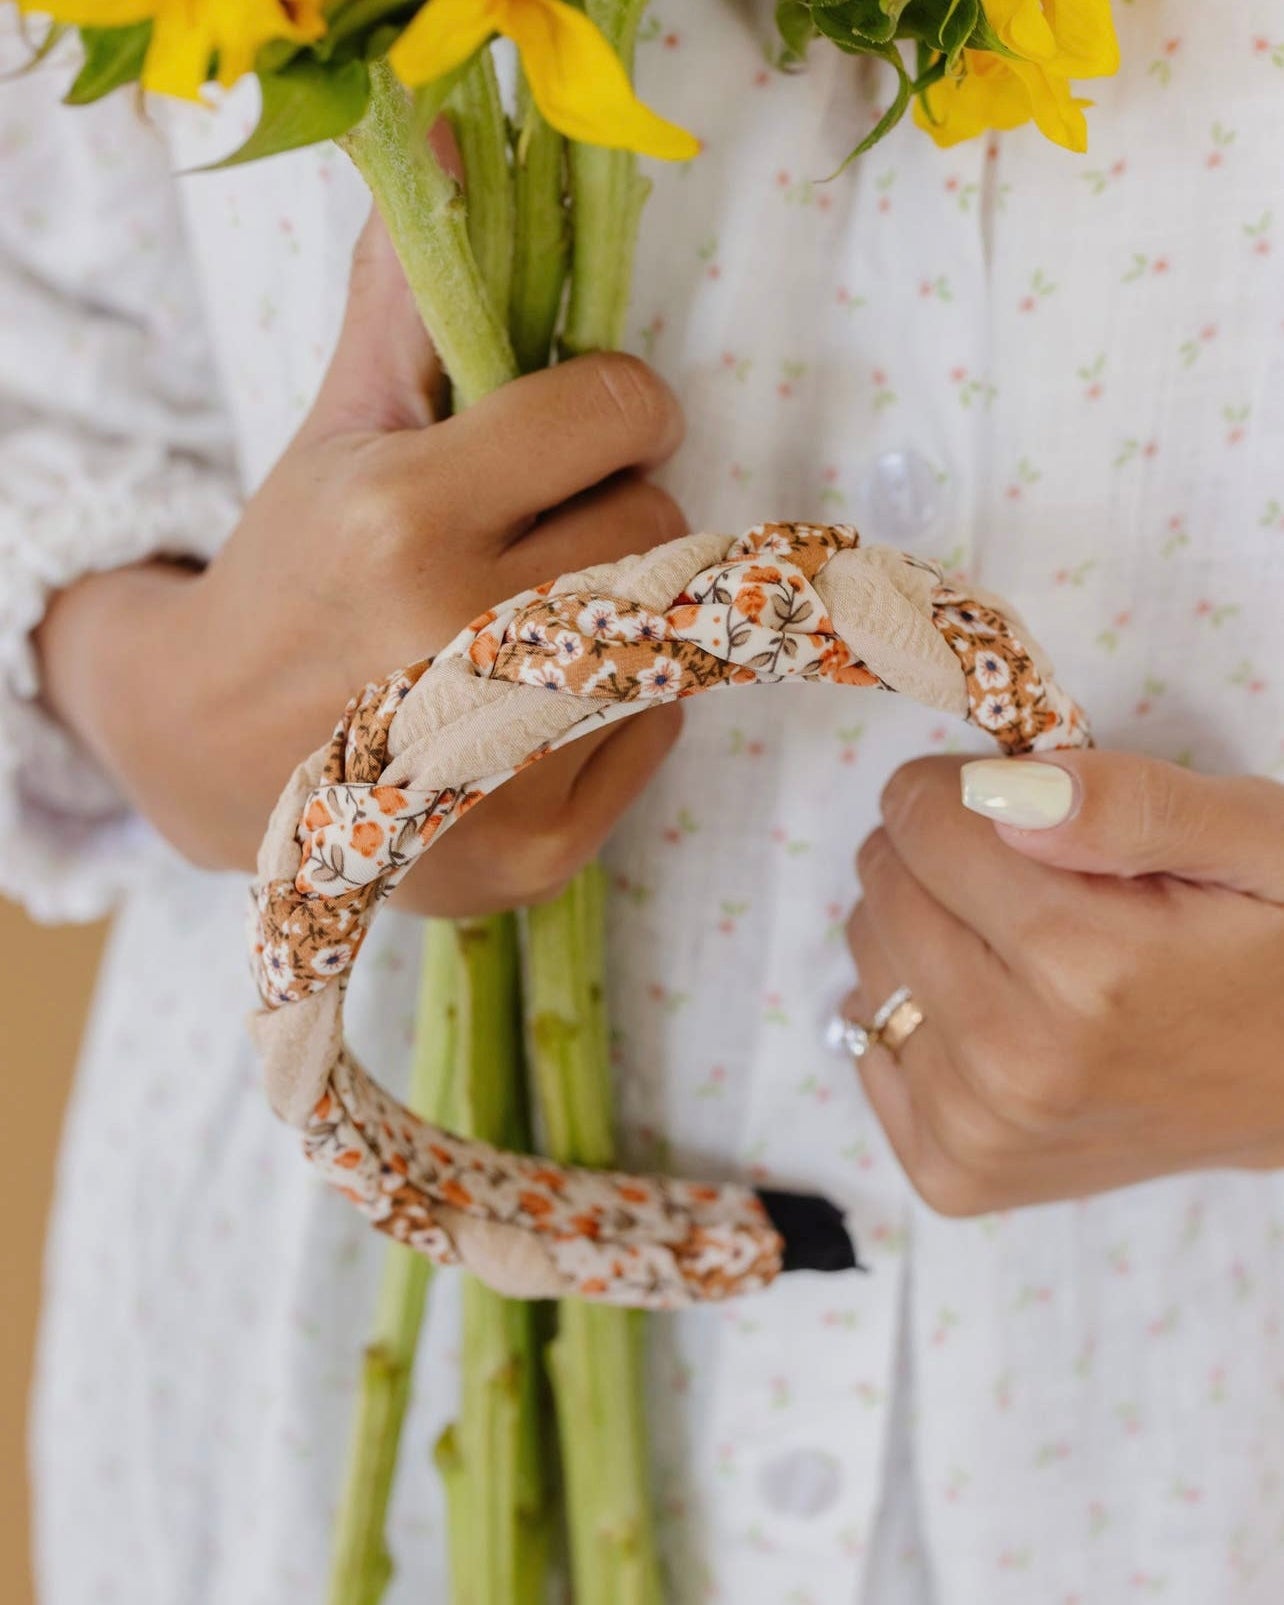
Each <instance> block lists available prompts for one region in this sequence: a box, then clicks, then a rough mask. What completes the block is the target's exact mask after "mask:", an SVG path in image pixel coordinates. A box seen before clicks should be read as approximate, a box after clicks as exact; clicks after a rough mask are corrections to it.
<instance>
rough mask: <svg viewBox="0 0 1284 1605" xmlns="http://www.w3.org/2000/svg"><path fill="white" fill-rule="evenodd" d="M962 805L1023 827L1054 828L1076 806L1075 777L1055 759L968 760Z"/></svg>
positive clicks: (991, 817) (1030, 828)
mask: <svg viewBox="0 0 1284 1605" xmlns="http://www.w3.org/2000/svg"><path fill="white" fill-rule="evenodd" d="M962 781H963V806H964V808H970V809H971V810H972V812H973V813H974V814H984V815H985V817H986V818H987V819H996V820H998V821H999V822H1000V823H1001V824H1004V825H1016V826H1017V827H1018V828H1019V829H1021V830H1051V829H1052V827H1053V826H1054V825H1062V824H1064V823H1065V821H1066V820H1067V819H1069V817H1070V813H1071V810H1072V809H1073V808H1074V779H1073V777H1072V776H1071V775H1070V773H1069V771H1068V770H1065V769H1061V768H1059V767H1058V766H1057V765H1056V764H1054V763H1032V762H1030V761H1029V760H1023V759H1021V758H982V759H980V760H979V761H978V762H976V763H965V764H964V765H963V772H962Z"/></svg>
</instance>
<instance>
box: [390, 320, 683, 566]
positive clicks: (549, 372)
mask: <svg viewBox="0 0 1284 1605" xmlns="http://www.w3.org/2000/svg"><path fill="white" fill-rule="evenodd" d="M682 434H683V418H682V409H681V407H680V406H679V405H678V399H677V397H676V396H675V395H674V394H673V392H672V390H670V389H669V387H668V385H666V384H665V382H664V380H663V379H661V378H660V376H659V375H658V374H657V373H656V372H655V371H654V369H652V368H649V367H648V366H647V364H646V363H644V362H642V361H640V360H639V359H638V358H637V357H631V356H627V355H625V354H623V353H621V352H595V353H593V354H591V355H589V356H585V357H576V358H575V359H574V360H573V361H571V362H564V363H561V364H559V366H557V367H556V368H548V369H546V370H544V371H543V372H540V373H532V374H527V375H526V376H525V377H524V378H521V379H515V380H514V381H513V382H512V383H511V384H508V385H505V386H504V387H503V389H501V390H497V391H495V392H494V393H493V394H492V395H489V396H487V397H486V398H485V399H484V400H482V401H479V402H478V403H477V404H476V405H475V406H473V407H470V408H469V409H468V411H467V412H464V413H460V414H459V416H458V417H455V418H451V419H450V420H448V421H447V422H446V423H444V424H439V425H437V427H436V428H435V429H431V430H427V431H425V432H423V433H422V434H420V435H418V436H414V437H410V438H411V439H413V441H414V443H415V444H414V447H413V449H414V450H417V451H421V452H422V453H423V463H422V471H423V472H424V473H425V475H427V476H430V478H431V483H432V487H433V491H434V494H435V495H438V496H440V497H441V498H442V499H443V501H444V503H445V505H447V506H449V507H451V508H452V509H457V510H458V513H459V518H460V521H461V522H463V523H465V524H467V525H471V526H472V527H474V528H476V529H478V530H480V531H482V532H484V533H487V534H491V535H493V534H495V533H496V532H497V531H500V530H509V531H511V532H512V533H511V536H510V539H520V537H521V535H522V534H523V533H524V532H525V530H526V528H527V527H528V526H529V524H530V522H531V521H532V520H533V519H535V518H538V516H539V515H540V514H541V513H543V512H547V511H548V509H549V508H551V507H557V506H559V505H560V504H561V503H562V502H564V501H567V500H569V499H570V498H571V497H572V496H578V495H580V494H581V493H582V492H583V491H586V490H590V489H592V487H593V486H595V485H598V484H600V483H601V482H602V481H603V480H604V479H609V478H610V477H611V475H613V474H617V473H619V472H620V471H621V470H623V469H630V468H635V469H642V470H644V471H645V470H646V469H649V468H654V467H656V466H658V465H659V464H660V463H662V462H664V461H665V460H666V459H667V458H669V457H670V456H672V454H673V453H674V451H676V450H677V448H678V445H679V443H680V442H681V439H682Z"/></svg>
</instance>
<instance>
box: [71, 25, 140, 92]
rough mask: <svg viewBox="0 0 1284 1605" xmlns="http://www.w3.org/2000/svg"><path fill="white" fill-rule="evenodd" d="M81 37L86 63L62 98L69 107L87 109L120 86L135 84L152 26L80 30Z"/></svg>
mask: <svg viewBox="0 0 1284 1605" xmlns="http://www.w3.org/2000/svg"><path fill="white" fill-rule="evenodd" d="M80 37H81V41H82V42H83V44H84V47H85V61H84V65H83V66H82V67H81V69H80V71H79V73H78V74H77V75H76V81H75V83H74V84H72V86H71V88H70V89H69V90H68V91H67V93H66V96H65V97H64V104H65V105H68V106H88V105H89V104H90V103H91V102H92V101H95V100H101V99H102V98H103V96H104V95H110V94H111V92H112V90H113V89H119V88H120V86H121V85H122V84H132V83H136V82H137V81H138V78H139V76H140V75H141V73H142V70H143V58H144V57H145V56H146V54H147V47H148V45H149V44H151V42H152V25H151V23H150V22H135V23H131V24H130V26H129V27H128V28H82V29H81V30H80Z"/></svg>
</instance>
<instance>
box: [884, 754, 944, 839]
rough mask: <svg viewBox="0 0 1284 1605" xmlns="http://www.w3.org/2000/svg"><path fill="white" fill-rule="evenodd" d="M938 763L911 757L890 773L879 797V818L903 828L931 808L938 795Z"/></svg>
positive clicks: (939, 768)
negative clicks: (880, 816) (880, 814)
mask: <svg viewBox="0 0 1284 1605" xmlns="http://www.w3.org/2000/svg"><path fill="white" fill-rule="evenodd" d="M940 784H941V760H940V759H939V758H912V759H911V760H910V761H909V763H903V764H902V765H901V766H900V768H899V769H896V770H893V772H892V774H891V775H890V776H889V778H888V781H887V784H886V785H885V786H884V787H883V791H882V795H881V796H880V798H879V808H880V811H881V812H882V816H883V818H884V819H885V820H887V821H889V823H892V824H896V825H906V824H908V823H909V822H910V821H911V820H916V819H917V818H919V817H920V816H921V815H922V814H923V813H924V812H925V811H926V810H928V809H930V808H931V807H932V806H933V803H934V801H935V799H936V798H937V797H938V796H939V794H940Z"/></svg>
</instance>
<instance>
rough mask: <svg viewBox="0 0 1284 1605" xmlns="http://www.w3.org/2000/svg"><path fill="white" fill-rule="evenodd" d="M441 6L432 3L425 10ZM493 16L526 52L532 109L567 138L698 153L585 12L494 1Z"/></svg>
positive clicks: (550, 3) (551, 1)
mask: <svg viewBox="0 0 1284 1605" xmlns="http://www.w3.org/2000/svg"><path fill="white" fill-rule="evenodd" d="M456 3H458V0H456ZM440 4H441V0H431V4H430V5H429V7H428V9H429V10H430V11H431V10H432V9H433V7H434V6H436V5H440ZM494 14H495V17H496V21H497V24H498V27H499V31H500V32H501V33H503V34H506V35H507V36H508V38H510V39H511V40H512V41H513V43H514V44H515V45H516V46H517V48H518V50H519V51H520V53H521V57H522V64H523V66H524V67H525V68H526V76H527V79H528V80H529V82H530V86H531V95H532V97H533V99H534V101H535V104H536V105H537V106H538V107H539V109H540V111H541V112H542V113H543V115H544V116H545V117H546V118H547V120H548V121H549V122H550V123H551V124H552V125H553V127H554V128H556V129H558V130H559V131H560V132H561V133H563V134H565V135H566V136H567V137H568V138H570V139H579V140H583V141H585V142H586V143H587V144H592V145H607V146H610V147H612V148H614V149H617V150H634V151H638V152H640V153H641V154H642V155H644V156H659V157H662V158H663V159H664V160H666V161H687V160H688V159H689V158H690V157H692V156H694V155H696V154H697V152H698V151H699V149H700V142H699V140H698V139H696V138H695V136H694V135H693V134H688V133H687V132H686V131H685V129H681V128H678V127H677V126H676V125H675V124H673V123H670V122H666V121H665V120H664V118H663V117H659V116H657V115H656V113H655V112H653V111H651V110H650V109H649V108H648V107H646V106H644V105H643V104H642V102H641V101H640V100H639V99H638V98H637V96H636V95H635V94H634V93H633V86H632V85H631V84H630V82H629V75H628V73H627V72H625V70H624V66H623V63H622V62H621V61H620V58H619V57H618V56H617V55H616V53H615V51H614V50H612V49H611V46H610V45H609V44H608V42H607V40H606V37H605V35H604V34H603V33H602V32H601V31H600V30H599V29H598V28H597V27H596V26H595V25H594V24H593V23H592V22H591V21H590V20H589V18H588V17H587V16H585V14H584V13H583V12H582V11H579V10H577V9H576V8H575V7H574V6H571V5H567V4H566V3H565V0H494Z"/></svg>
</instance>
